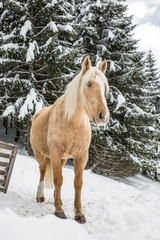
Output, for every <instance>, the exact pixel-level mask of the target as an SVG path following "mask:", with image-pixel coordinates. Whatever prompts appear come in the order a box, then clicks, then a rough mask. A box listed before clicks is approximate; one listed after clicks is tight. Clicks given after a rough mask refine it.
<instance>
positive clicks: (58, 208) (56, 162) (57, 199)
mask: <svg viewBox="0 0 160 240" xmlns="http://www.w3.org/2000/svg"><path fill="white" fill-rule="evenodd" d="M52 156H53V158H51V161H52V167H53V178H54V186H55V190H54V206H55V213H54V214H55V215H56V216H57V217H59V218H63V219H66V216H65V214H64V211H63V209H62V200H61V186H62V183H63V176H62V164H61V159H60V158H59V156H57V155H56V154H53V155H52Z"/></svg>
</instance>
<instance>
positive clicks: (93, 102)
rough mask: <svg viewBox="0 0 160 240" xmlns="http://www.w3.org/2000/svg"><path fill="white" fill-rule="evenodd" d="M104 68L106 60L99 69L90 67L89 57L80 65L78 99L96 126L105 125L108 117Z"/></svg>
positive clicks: (107, 88)
mask: <svg viewBox="0 0 160 240" xmlns="http://www.w3.org/2000/svg"><path fill="white" fill-rule="evenodd" d="M106 68H107V61H106V60H104V61H103V62H102V63H101V64H100V66H99V67H92V66H91V61H90V58H89V56H87V57H85V59H84V61H83V63H82V72H81V81H80V92H79V93H80V95H79V97H80V100H81V104H82V105H83V108H84V109H85V112H86V114H87V115H88V117H89V119H90V120H91V121H92V122H93V123H94V125H96V126H102V125H105V124H106V122H107V121H108V120H109V116H110V114H109V110H108V107H107V102H106V96H107V94H108V92H109V86H108V81H107V78H106V77H105V75H104V73H105V71H106Z"/></svg>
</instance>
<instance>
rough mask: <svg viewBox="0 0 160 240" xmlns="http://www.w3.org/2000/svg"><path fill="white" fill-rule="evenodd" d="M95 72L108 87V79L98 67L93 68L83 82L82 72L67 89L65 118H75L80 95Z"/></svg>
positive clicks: (86, 74)
mask: <svg viewBox="0 0 160 240" xmlns="http://www.w3.org/2000/svg"><path fill="white" fill-rule="evenodd" d="M95 72H97V73H98V74H99V75H100V76H101V78H102V80H103V81H104V82H105V83H106V84H107V86H108V82H107V78H106V77H105V75H104V74H103V73H102V71H101V70H99V69H98V68H97V67H91V68H90V69H89V70H88V71H87V72H86V73H85V75H84V76H83V80H82V81H81V76H82V72H80V73H79V74H78V75H77V76H76V77H75V78H74V79H73V80H72V81H71V82H70V83H69V84H68V85H67V87H66V91H65V103H64V110H65V116H66V117H67V119H68V120H69V119H71V118H72V117H73V115H74V113H75V111H76V109H77V106H78V96H79V93H82V92H83V90H84V87H85V85H86V83H87V82H88V80H89V79H90V77H91V75H92V74H93V73H95ZM79 91H80V92H79Z"/></svg>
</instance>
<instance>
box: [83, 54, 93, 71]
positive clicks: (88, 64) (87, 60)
mask: <svg viewBox="0 0 160 240" xmlns="http://www.w3.org/2000/svg"><path fill="white" fill-rule="evenodd" d="M90 67H91V61H90V56H86V57H85V59H84V60H83V63H82V74H85V73H86V72H87V71H88V70H89V69H90Z"/></svg>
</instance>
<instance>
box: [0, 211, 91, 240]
mask: <svg viewBox="0 0 160 240" xmlns="http://www.w3.org/2000/svg"><path fill="white" fill-rule="evenodd" d="M0 239H1V240H11V239H12V240H22V239H23V240H33V239H38V240H44V239H47V240H53V239H54V240H64V239H69V240H90V236H89V235H88V233H87V232H86V231H85V229H83V228H82V227H81V226H80V225H79V224H78V223H76V222H75V221H73V220H66V221H64V220H61V219H58V218H56V217H55V216H54V215H46V216H45V217H43V218H42V219H38V218H35V217H28V218H23V217H19V216H18V215H16V214H15V213H13V211H11V210H10V209H9V208H5V209H3V210H2V211H1V212H0Z"/></svg>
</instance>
